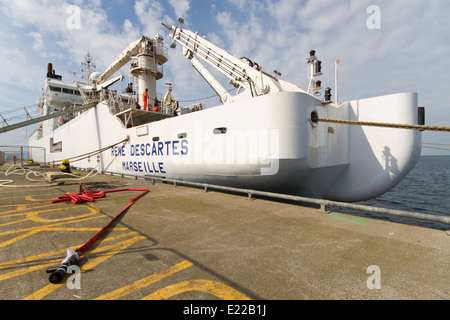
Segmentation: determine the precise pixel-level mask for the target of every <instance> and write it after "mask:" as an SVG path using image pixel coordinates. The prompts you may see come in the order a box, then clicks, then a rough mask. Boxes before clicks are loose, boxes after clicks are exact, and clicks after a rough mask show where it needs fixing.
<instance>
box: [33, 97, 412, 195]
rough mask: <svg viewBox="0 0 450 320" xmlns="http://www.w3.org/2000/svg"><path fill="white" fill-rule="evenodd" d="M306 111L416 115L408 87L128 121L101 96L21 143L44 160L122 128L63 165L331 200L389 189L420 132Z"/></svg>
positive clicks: (259, 100)
mask: <svg viewBox="0 0 450 320" xmlns="http://www.w3.org/2000/svg"><path fill="white" fill-rule="evenodd" d="M312 112H315V113H317V114H318V116H319V117H320V118H334V119H342V120H360V121H374V122H385V123H400V124H417V114H418V113H417V94H415V93H400V94H393V95H387V96H381V97H375V98H369V99H361V100H354V101H350V102H345V103H343V104H341V105H340V106H339V107H334V106H332V105H331V104H323V103H322V102H321V101H320V100H318V99H316V98H314V97H313V96H311V95H309V94H307V93H305V92H296V91H291V92H276V93H269V94H266V95H261V96H258V97H254V98H253V97H252V98H248V99H240V100H238V101H237V102H233V103H228V104H226V105H220V106H216V107H213V108H208V109H206V110H202V111H199V112H192V113H188V114H184V115H180V116H176V117H171V118H167V119H163V120H159V121H154V122H149V123H146V124H143V125H140V126H134V127H131V128H126V127H125V125H124V123H123V122H122V121H121V120H120V119H119V118H118V116H117V115H114V114H113V113H111V112H110V109H109V105H108V104H107V103H106V102H100V103H99V104H98V105H97V106H96V107H94V108H91V109H89V110H87V111H85V112H84V113H82V114H80V115H79V116H77V117H76V118H74V119H73V120H71V121H69V122H67V123H65V124H64V125H62V126H60V127H58V128H56V129H53V128H52V121H53V120H49V121H47V122H45V123H44V125H43V128H42V131H41V132H36V133H35V134H33V135H32V136H31V137H30V146H40V147H44V148H45V150H46V161H47V162H50V163H51V162H52V161H61V160H63V159H67V158H71V157H75V156H78V155H80V154H84V153H87V152H90V151H95V150H98V149H101V148H104V147H106V146H110V145H113V144H115V143H117V142H118V141H122V140H123V139H125V138H126V137H127V136H128V137H129V141H128V142H126V143H123V144H121V145H117V146H114V147H112V148H110V149H109V150H107V151H105V152H103V153H101V154H100V155H99V156H98V157H97V156H93V157H91V158H89V159H84V160H81V161H77V162H74V163H72V166H74V167H80V168H94V167H96V166H97V165H99V166H100V171H102V172H114V173H118V174H121V173H123V174H133V175H137V176H142V177H152V176H153V177H155V176H156V177H165V178H169V179H182V180H187V181H198V182H205V183H213V184H219V185H227V186H234V187H242V188H252V189H256V190H266V191H272V192H281V193H290V194H296V195H302V196H311V197H317V198H327V199H331V200H337V201H361V200H366V199H370V198H374V197H377V196H379V195H381V194H383V193H385V192H387V191H389V190H390V189H392V188H393V187H394V186H396V185H397V184H398V183H399V182H400V181H401V180H402V179H403V178H404V177H405V176H406V175H407V174H408V173H409V172H410V170H411V169H412V168H413V167H414V165H415V164H416V163H417V161H418V159H419V156H420V150H421V147H420V146H421V133H420V131H417V130H405V129H391V128H378V127H363V126H354V125H352V126H350V125H345V124H330V123H325V122H318V123H313V122H312V121H311V113H312ZM52 142H53V144H55V143H58V142H61V146H62V148H61V149H62V150H61V151H58V152H50V149H51V143H52ZM35 160H37V161H43V160H44V159H38V158H36V159H35Z"/></svg>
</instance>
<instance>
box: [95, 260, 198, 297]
mask: <svg viewBox="0 0 450 320" xmlns="http://www.w3.org/2000/svg"><path fill="white" fill-rule="evenodd" d="M192 265H193V263H192V262H190V261H187V260H185V261H183V262H180V263H178V264H176V265H174V266H172V267H170V268H168V269H166V270H163V271H160V272H157V273H154V274H152V275H150V276H148V277H146V278H143V279H141V280H138V281H135V282H133V283H132V284H130V285H127V286H125V287H122V288H120V289H117V290H114V291H111V292H110V293H107V294H104V295H102V296H100V297H98V298H96V299H95V300H115V299H119V298H121V297H123V296H125V295H127V294H130V293H132V292H134V291H136V290H139V289H142V288H144V287H147V286H149V285H151V284H152V283H155V282H157V281H159V280H161V279H164V278H167V277H168V276H171V275H172V274H174V273H177V272H179V271H181V270H184V269H186V268H189V267H190V266H192Z"/></svg>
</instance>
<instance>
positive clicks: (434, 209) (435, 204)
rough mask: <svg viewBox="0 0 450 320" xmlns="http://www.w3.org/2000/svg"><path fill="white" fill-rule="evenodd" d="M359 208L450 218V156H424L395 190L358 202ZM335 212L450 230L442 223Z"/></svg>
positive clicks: (348, 211)
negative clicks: (393, 210)
mask: <svg viewBox="0 0 450 320" xmlns="http://www.w3.org/2000/svg"><path fill="white" fill-rule="evenodd" d="M358 204H364V205H369V206H375V207H382V208H389V209H396V210H406V211H410V212H419V213H425V214H430V215H440V216H450V156H421V157H420V159H419V162H418V163H417V164H416V166H415V167H414V168H413V170H411V172H410V173H409V174H408V175H407V176H406V177H405V178H404V179H403V180H402V181H401V182H400V183H399V184H398V185H397V186H396V187H395V188H393V189H392V190H390V191H388V192H387V193H385V194H383V195H381V196H379V197H377V198H375V199H372V200H368V201H363V202H358ZM332 210H333V211H336V212H346V213H352V214H357V215H360V216H369V217H374V218H377V219H386V220H390V221H395V222H400V223H408V224H413V225H419V226H423V227H431V228H436V229H442V230H450V225H446V224H441V223H435V222H427V221H422V220H412V219H409V218H400V217H393V216H387V215H381V214H375V213H362V212H357V211H352V210H347V209H339V208H335V207H333V208H332Z"/></svg>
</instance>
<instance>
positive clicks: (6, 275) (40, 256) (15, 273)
mask: <svg viewBox="0 0 450 320" xmlns="http://www.w3.org/2000/svg"><path fill="white" fill-rule="evenodd" d="M118 229H121V230H128V229H127V228H115V229H114V230H115V231H121V230H118ZM136 234H137V232H136V231H132V232H129V233H126V234H122V235H117V236H114V237H108V238H106V239H104V240H101V242H111V241H114V240H118V239H121V238H124V237H129V236H132V235H136ZM97 243H98V241H96V242H94V244H97ZM80 246H81V245H78V246H73V247H71V249H74V250H75V249H77V248H79V247H80ZM100 249H102V248H99V251H100ZM66 250H67V249H60V250H55V251H52V252H47V253H42V254H38V255H35V256H31V257H26V258H22V259H17V260H13V261H8V262H4V263H1V264H0V269H2V268H6V267H10V266H14V265H17V264H21V263H27V262H32V261H36V260H39V259H43V258H47V257H51V256H54V255H59V254H64V253H65V252H66ZM105 250H108V249H105ZM58 262H61V258H58V259H55V260H51V261H48V262H45V263H44V264H39V265H36V266H31V267H26V268H23V269H20V270H16V271H13V272H8V273H4V274H2V275H0V281H2V280H6V279H9V278H13V277H16V276H20V275H22V274H25V273H29V272H32V271H36V270H39V269H43V268H47V267H50V266H54V265H55V264H57V263H58Z"/></svg>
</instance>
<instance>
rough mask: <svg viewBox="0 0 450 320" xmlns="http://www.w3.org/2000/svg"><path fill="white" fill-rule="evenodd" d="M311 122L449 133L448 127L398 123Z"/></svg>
mask: <svg viewBox="0 0 450 320" xmlns="http://www.w3.org/2000/svg"><path fill="white" fill-rule="evenodd" d="M311 120H312V121H313V122H318V121H321V122H332V123H339V124H349V125H358V126H370V127H384V128H395V129H412V130H420V131H441V132H450V127H442V126H426V125H420V124H399V123H384V122H368V121H353V120H338V119H324V118H318V117H311Z"/></svg>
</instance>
